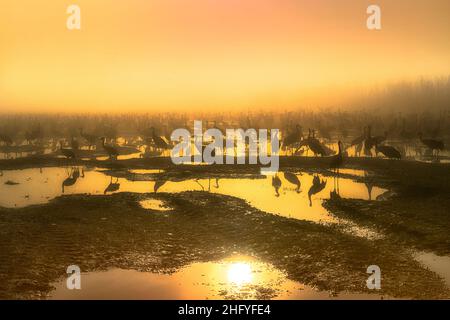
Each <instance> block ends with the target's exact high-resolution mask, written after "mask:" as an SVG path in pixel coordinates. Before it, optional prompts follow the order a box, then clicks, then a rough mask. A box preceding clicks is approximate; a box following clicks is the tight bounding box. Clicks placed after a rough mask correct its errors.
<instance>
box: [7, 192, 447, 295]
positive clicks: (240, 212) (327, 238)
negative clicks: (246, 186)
mask: <svg viewBox="0 0 450 320" xmlns="http://www.w3.org/2000/svg"><path fill="white" fill-rule="evenodd" d="M148 199H158V200H161V201H164V202H165V203H166V204H167V205H168V206H169V207H170V208H171V209H172V210H169V211H158V210H152V209H145V208H143V207H141V206H140V204H139V203H140V201H142V200H148ZM235 253H241V254H246V255H249V256H253V257H255V258H258V259H260V260H261V261H264V262H268V263H271V264H272V265H274V266H276V267H277V268H279V269H280V270H282V271H284V272H286V274H287V276H288V278H289V279H291V280H295V281H299V282H301V283H305V284H308V285H311V286H313V287H315V288H317V289H318V290H323V291H328V292H330V293H331V294H337V293H339V292H368V289H367V288H366V279H367V277H368V275H367V274H366V269H367V267H368V266H369V265H372V264H377V265H379V266H380V267H381V269H382V271H383V273H382V279H383V280H382V281H383V286H382V289H381V291H377V294H385V295H388V296H392V297H397V298H449V297H450V294H449V289H448V288H447V287H446V286H445V283H444V282H443V281H442V279H440V278H439V277H438V276H437V275H436V274H435V273H433V272H431V271H429V270H427V269H426V268H424V267H423V266H422V265H420V264H419V263H418V262H417V261H416V260H414V259H413V257H412V256H411V254H410V253H409V252H407V251H405V250H403V248H402V247H399V246H397V245H396V244H395V243H394V242H392V241H384V240H368V239H364V238H361V237H355V236H352V235H349V234H345V233H342V232H341V230H340V229H339V228H338V227H334V226H332V225H321V224H317V223H312V222H308V221H302V220H297V219H289V218H286V217H281V216H276V215H272V214H267V213H265V212H262V211H259V210H257V209H255V208H253V207H251V206H249V205H248V204H247V203H246V202H245V201H243V200H240V199H237V198H234V197H230V196H225V195H219V194H211V193H207V192H183V193H177V194H168V193H161V194H134V193H118V194H113V195H110V196H86V195H72V196H63V197H59V198H56V199H54V200H52V201H51V202H50V203H49V204H46V205H35V206H30V207H26V208H21V209H5V208H1V209H0V260H1V261H2V263H1V266H0V297H1V298H8V299H9V298H45V297H47V295H48V294H49V292H50V291H51V290H52V285H51V284H52V283H53V282H54V281H56V280H57V279H59V278H61V277H63V276H65V270H66V268H67V266H69V265H72V264H77V265H79V266H80V268H81V270H82V271H83V272H89V271H96V270H97V271H98V270H107V269H110V268H121V269H134V270H138V271H152V272H158V273H172V272H175V271H176V270H177V269H179V268H180V267H182V266H185V265H188V264H190V263H192V262H199V261H200V262H202V261H203V262H207V261H213V260H218V259H222V258H224V257H226V256H229V255H231V254H235Z"/></svg>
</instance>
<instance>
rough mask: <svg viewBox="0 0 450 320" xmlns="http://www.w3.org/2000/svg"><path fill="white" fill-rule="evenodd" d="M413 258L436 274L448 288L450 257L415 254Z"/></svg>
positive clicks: (430, 253)
mask: <svg viewBox="0 0 450 320" xmlns="http://www.w3.org/2000/svg"><path fill="white" fill-rule="evenodd" d="M414 258H415V259H416V260H417V261H419V262H420V263H421V264H422V265H424V266H425V267H427V268H428V269H429V270H430V271H433V272H434V273H437V274H438V275H439V276H440V277H441V278H442V279H444V281H445V283H446V284H447V287H448V288H450V257H449V256H438V255H436V254H434V253H432V252H417V253H415V254H414Z"/></svg>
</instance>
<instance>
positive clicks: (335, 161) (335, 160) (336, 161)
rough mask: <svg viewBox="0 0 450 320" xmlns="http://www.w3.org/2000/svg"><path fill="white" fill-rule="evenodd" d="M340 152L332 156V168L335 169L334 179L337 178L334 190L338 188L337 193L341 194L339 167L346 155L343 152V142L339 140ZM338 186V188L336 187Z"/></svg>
mask: <svg viewBox="0 0 450 320" xmlns="http://www.w3.org/2000/svg"><path fill="white" fill-rule="evenodd" d="M338 150H339V151H338V153H337V154H336V155H334V156H332V157H330V158H331V160H330V168H331V169H333V171H334V174H335V176H334V178H335V179H334V180H335V186H334V190H335V191H336V190H337V194H339V168H340V167H341V166H342V164H343V163H344V155H343V154H342V142H341V141H338ZM336 186H337V188H336Z"/></svg>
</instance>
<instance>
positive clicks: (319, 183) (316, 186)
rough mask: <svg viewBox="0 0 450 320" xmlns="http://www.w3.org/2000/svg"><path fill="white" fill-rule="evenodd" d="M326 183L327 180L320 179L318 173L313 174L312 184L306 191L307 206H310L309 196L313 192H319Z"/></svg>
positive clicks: (313, 193)
mask: <svg viewBox="0 0 450 320" xmlns="http://www.w3.org/2000/svg"><path fill="white" fill-rule="evenodd" d="M326 185H327V181H326V180H324V179H322V180H320V178H319V176H318V175H314V178H313V184H312V186H311V188H309V191H308V199H309V206H310V207H312V199H311V197H312V196H313V195H315V194H318V193H319V192H321V191H322V190H323V189H325V187H326Z"/></svg>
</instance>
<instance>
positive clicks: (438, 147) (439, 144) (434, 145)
mask: <svg viewBox="0 0 450 320" xmlns="http://www.w3.org/2000/svg"><path fill="white" fill-rule="evenodd" d="M419 139H420V142H422V144H424V145H425V146H426V147H427V148H428V149H430V150H431V152H432V153H434V152H435V153H436V156H439V151H442V150H444V148H445V146H444V141H442V140H436V139H423V138H422V133H419Z"/></svg>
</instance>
